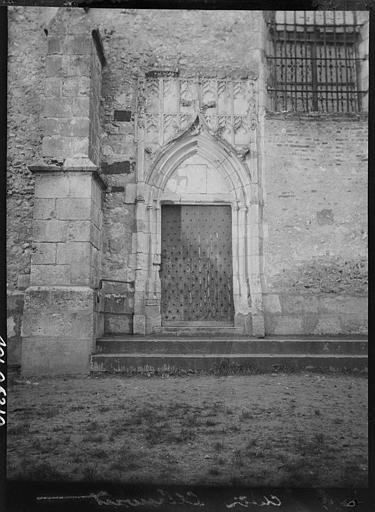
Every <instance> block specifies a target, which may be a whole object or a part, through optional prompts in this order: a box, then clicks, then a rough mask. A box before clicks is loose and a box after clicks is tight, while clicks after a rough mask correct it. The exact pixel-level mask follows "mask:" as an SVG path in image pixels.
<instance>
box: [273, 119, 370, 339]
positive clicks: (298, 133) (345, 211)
mask: <svg viewBox="0 0 375 512" xmlns="http://www.w3.org/2000/svg"><path fill="white" fill-rule="evenodd" d="M265 168H266V174H265V180H264V188H265V193H266V194H265V206H264V225H263V229H264V233H265V234H264V248H263V251H264V275H265V288H264V292H265V301H264V304H265V312H266V332H267V333H268V334H340V333H341V334H352V333H356V332H357V333H366V332H367V284H368V283H367V222H366V219H367V202H366V198H367V116H366V115H365V114H362V115H345V114H343V115H334V114H332V115H323V114H321V115H318V114H311V115H297V114H291V113H290V114H272V113H269V114H268V115H267V117H266V121H265ZM327 301H328V302H327ZM327 303H329V304H330V306H329V308H328V309H327V308H326V304H327ZM343 304H345V308H343Z"/></svg>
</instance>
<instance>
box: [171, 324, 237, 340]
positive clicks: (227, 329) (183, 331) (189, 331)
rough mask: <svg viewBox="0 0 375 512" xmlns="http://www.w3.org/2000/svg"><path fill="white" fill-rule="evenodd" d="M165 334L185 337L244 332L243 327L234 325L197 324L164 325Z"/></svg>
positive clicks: (234, 334)
mask: <svg viewBox="0 0 375 512" xmlns="http://www.w3.org/2000/svg"><path fill="white" fill-rule="evenodd" d="M163 334H166V335H170V336H177V337H180V336H183V337H191V336H193V337H194V336H217V337H221V336H236V335H237V336H240V335H242V334H243V328H240V327H233V326H230V325H228V326H223V327H218V326H207V325H203V326H196V327H194V328H192V327H187V326H184V325H180V326H178V325H175V326H168V327H163Z"/></svg>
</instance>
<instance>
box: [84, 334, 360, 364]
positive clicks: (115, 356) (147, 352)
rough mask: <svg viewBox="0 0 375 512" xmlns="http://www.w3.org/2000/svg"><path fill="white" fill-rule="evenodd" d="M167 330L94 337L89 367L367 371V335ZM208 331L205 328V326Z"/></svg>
mask: <svg viewBox="0 0 375 512" xmlns="http://www.w3.org/2000/svg"><path fill="white" fill-rule="evenodd" d="M207 329H208V328H206V329H204V332H199V333H198V334H197V333H196V332H195V333H194V334H193V335H188V333H187V332H186V330H185V329H180V330H176V329H174V330H173V329H171V331H170V332H164V333H163V334H162V335H153V336H138V335H121V336H120V335H118V336H105V337H102V338H98V340H97V344H96V353H95V354H93V355H92V356H91V372H92V373H93V374H99V373H103V372H109V373H124V374H136V373H149V372H152V373H155V372H156V373H161V374H162V373H179V372H181V371H182V372H202V373H220V372H222V373H224V374H230V373H233V374H235V373H251V372H270V371H277V370H286V371H288V370H291V371H293V370H304V369H305V370H326V371H327V370H328V371H343V370H344V371H345V370H352V371H353V370H357V371H362V372H365V371H367V338H366V337H364V336H352V337H298V336H283V337H266V338H264V339H259V338H249V337H245V336H238V335H235V334H233V333H232V334H228V333H227V332H225V333H224V332H222V333H218V332H217V330H215V329H213V332H212V333H211V334H210V333H209V332H207ZM208 331H209V329H208Z"/></svg>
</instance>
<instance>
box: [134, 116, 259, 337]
mask: <svg viewBox="0 0 375 512" xmlns="http://www.w3.org/2000/svg"><path fill="white" fill-rule="evenodd" d="M257 186H258V185H257V183H253V182H252V179H251V172H250V169H249V168H248V166H247V164H246V163H245V162H241V161H240V160H239V158H238V157H237V156H236V153H235V151H234V150H233V148H232V147H231V146H230V144H229V143H227V142H225V141H222V140H219V139H218V138H217V137H215V136H214V135H213V134H212V133H211V132H210V130H209V129H208V128H207V126H206V124H205V122H204V120H203V119H202V118H201V117H200V115H198V116H197V118H196V120H195V121H194V123H193V124H192V125H191V127H190V128H189V129H188V130H187V131H186V132H185V133H184V134H183V135H181V136H179V137H177V138H176V139H174V140H172V141H171V142H170V143H168V144H167V145H166V146H165V147H164V148H163V149H162V150H161V152H160V153H159V155H158V157H157V158H156V160H155V161H154V163H153V165H152V166H151V169H150V171H149V173H148V176H147V177H146V179H145V183H144V196H141V197H138V201H137V212H138V214H139V215H138V217H137V222H139V223H144V220H145V219H147V226H146V227H145V231H146V233H145V234H146V237H147V240H148V242H146V239H145V238H144V234H143V233H140V234H139V243H140V245H142V244H143V246H145V245H147V254H146V255H145V256H147V260H145V259H143V258H142V257H140V258H139V261H140V263H141V262H142V261H145V263H146V261H147V269H146V268H145V267H143V268H142V267H140V268H139V270H138V272H136V282H135V288H136V289H135V317H134V318H135V324H134V325H135V329H134V332H137V326H138V325H139V326H140V329H139V332H140V331H141V329H142V328H143V327H142V325H144V326H145V327H144V329H145V332H146V333H151V332H158V331H160V330H163V327H165V326H166V325H167V324H168V322H177V323H181V322H187V323H189V324H190V325H191V326H193V325H194V323H201V322H206V323H207V322H208V323H209V322H221V323H222V324H226V325H231V326H233V329H234V330H235V332H237V333H241V334H250V335H251V334H252V335H261V336H263V335H264V319H263V307H262V291H261V284H260V258H259V230H258V218H259V215H258V208H259V204H257V202H256V201H255V200H254V198H256V197H257ZM145 203H146V204H145ZM146 212H148V214H147V213H146ZM142 319H144V320H142Z"/></svg>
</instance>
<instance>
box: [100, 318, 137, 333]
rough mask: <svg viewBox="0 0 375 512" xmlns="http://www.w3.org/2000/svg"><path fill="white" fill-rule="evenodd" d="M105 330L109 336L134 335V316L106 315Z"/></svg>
mask: <svg viewBox="0 0 375 512" xmlns="http://www.w3.org/2000/svg"><path fill="white" fill-rule="evenodd" d="M104 330H105V332H106V333H108V334H121V333H132V315H111V314H108V313H106V314H105V315H104Z"/></svg>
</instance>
